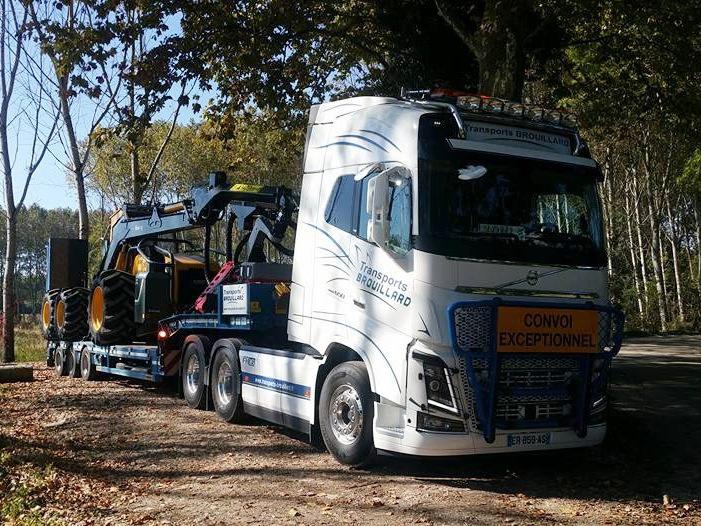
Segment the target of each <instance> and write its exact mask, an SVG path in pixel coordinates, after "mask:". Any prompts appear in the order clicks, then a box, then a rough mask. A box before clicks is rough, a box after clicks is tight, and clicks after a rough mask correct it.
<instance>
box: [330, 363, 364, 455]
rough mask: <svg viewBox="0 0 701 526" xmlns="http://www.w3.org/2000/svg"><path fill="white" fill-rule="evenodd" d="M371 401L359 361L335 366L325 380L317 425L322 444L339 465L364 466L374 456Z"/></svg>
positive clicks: (362, 365) (362, 364) (361, 364)
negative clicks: (322, 440) (319, 429)
mask: <svg viewBox="0 0 701 526" xmlns="http://www.w3.org/2000/svg"><path fill="white" fill-rule="evenodd" d="M374 404H375V401H374V397H373V394H372V391H371V389H370V379H369V378H368V371H367V368H366V367H365V364H364V363H362V362H346V363H342V364H340V365H337V366H336V367H334V368H333V370H332V371H331V372H330V373H329V375H328V376H327V377H326V379H325V380H324V385H323V387H322V388H321V398H320V400H319V427H320V428H321V435H322V437H323V439H324V444H326V447H327V448H328V450H329V452H330V453H331V454H332V455H333V456H334V457H335V458H336V460H338V461H339V462H340V463H341V464H347V465H350V466H364V465H367V464H369V463H371V462H372V461H373V460H374V459H375V456H376V454H377V452H376V450H375V445H374V443H373V438H372V421H373V414H374Z"/></svg>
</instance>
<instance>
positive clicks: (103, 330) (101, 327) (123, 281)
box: [88, 270, 135, 345]
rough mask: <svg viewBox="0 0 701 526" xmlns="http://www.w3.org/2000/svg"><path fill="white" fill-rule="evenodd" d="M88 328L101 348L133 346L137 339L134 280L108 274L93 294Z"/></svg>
mask: <svg viewBox="0 0 701 526" xmlns="http://www.w3.org/2000/svg"><path fill="white" fill-rule="evenodd" d="M89 303H90V305H89V307H88V325H89V326H90V336H91V338H92V340H93V341H94V342H95V343H96V344H98V345H116V344H119V343H130V342H131V341H132V339H133V336H134V326H135V323H134V276H132V275H131V274H127V273H126V272H122V271H121V270H105V271H103V272H101V273H100V275H99V276H98V277H97V279H96V280H95V284H94V285H93V288H92V291H91V293H90V302H89Z"/></svg>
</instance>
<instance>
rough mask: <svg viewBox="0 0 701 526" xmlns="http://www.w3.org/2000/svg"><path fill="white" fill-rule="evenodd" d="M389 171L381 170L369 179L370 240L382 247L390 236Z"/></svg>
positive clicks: (367, 209)
mask: <svg viewBox="0 0 701 526" xmlns="http://www.w3.org/2000/svg"><path fill="white" fill-rule="evenodd" d="M389 171H390V170H385V171H383V172H380V173H379V174H377V175H375V176H373V177H372V178H371V179H370V180H369V181H368V193H367V203H366V211H367V213H368V216H369V218H368V240H369V241H372V242H373V243H375V244H376V245H377V246H378V247H382V248H384V247H385V244H386V243H387V239H388V238H389V218H388V216H389V199H388V189H389V176H388V172H389Z"/></svg>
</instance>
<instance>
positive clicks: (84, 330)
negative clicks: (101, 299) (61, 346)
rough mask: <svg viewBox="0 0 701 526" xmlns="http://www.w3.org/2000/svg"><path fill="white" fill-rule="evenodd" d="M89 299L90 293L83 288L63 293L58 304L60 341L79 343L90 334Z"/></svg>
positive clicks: (57, 320) (57, 318) (75, 288)
mask: <svg viewBox="0 0 701 526" xmlns="http://www.w3.org/2000/svg"><path fill="white" fill-rule="evenodd" d="M89 299H90V291H89V290H88V289H86V288H83V287H74V288H72V289H66V290H64V291H63V292H61V295H60V296H59V300H58V303H57V304H56V328H57V332H58V338H59V339H60V340H62V341H66V342H77V341H80V340H82V339H84V338H85V337H86V336H87V335H88V334H89V329H88V301H89Z"/></svg>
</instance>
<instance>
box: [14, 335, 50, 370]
mask: <svg viewBox="0 0 701 526" xmlns="http://www.w3.org/2000/svg"><path fill="white" fill-rule="evenodd" d="M45 360H46V341H45V340H44V338H43V337H42V335H41V333H40V332H39V327H38V326H31V327H17V329H16V330H15V361H17V362H43V361H45Z"/></svg>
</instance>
